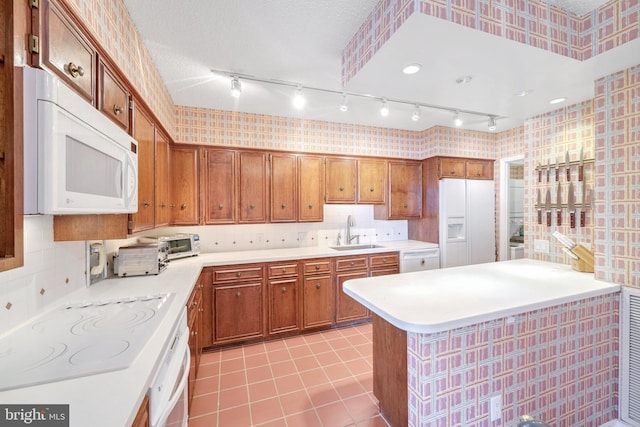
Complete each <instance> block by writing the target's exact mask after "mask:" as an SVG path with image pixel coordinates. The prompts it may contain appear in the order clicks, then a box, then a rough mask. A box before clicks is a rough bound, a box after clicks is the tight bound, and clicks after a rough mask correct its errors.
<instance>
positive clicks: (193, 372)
mask: <svg viewBox="0 0 640 427" xmlns="http://www.w3.org/2000/svg"><path fill="white" fill-rule="evenodd" d="M187 326H188V327H189V353H190V356H191V359H190V363H189V376H188V381H187V396H188V397H189V400H188V411H187V413H190V412H191V402H192V401H193V391H194V389H195V386H196V378H197V375H198V373H197V367H198V362H197V361H196V359H197V357H196V356H197V354H198V331H197V327H198V316H197V313H193V314H192V315H191V316H189V320H188V323H187Z"/></svg>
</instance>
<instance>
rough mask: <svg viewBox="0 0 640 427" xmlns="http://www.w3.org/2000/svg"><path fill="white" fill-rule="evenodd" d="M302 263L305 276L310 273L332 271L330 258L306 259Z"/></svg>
mask: <svg viewBox="0 0 640 427" xmlns="http://www.w3.org/2000/svg"><path fill="white" fill-rule="evenodd" d="M302 265H303V267H302V271H303V273H304V274H305V276H306V275H309V274H316V273H330V272H331V260H328V259H325V260H320V261H305V262H303V264H302Z"/></svg>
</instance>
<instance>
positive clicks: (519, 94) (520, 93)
mask: <svg viewBox="0 0 640 427" xmlns="http://www.w3.org/2000/svg"><path fill="white" fill-rule="evenodd" d="M531 92H533V91H532V90H521V91H520V92H516V93H515V96H519V97H525V96H527V95H530V94H531Z"/></svg>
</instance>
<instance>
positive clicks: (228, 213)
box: [204, 150, 236, 224]
mask: <svg viewBox="0 0 640 427" xmlns="http://www.w3.org/2000/svg"><path fill="white" fill-rule="evenodd" d="M204 158H205V166H204V188H205V205H204V206H205V207H204V222H205V224H231V223H234V222H236V162H235V152H234V151H231V150H205V152H204Z"/></svg>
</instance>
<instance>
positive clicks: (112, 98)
mask: <svg viewBox="0 0 640 427" xmlns="http://www.w3.org/2000/svg"><path fill="white" fill-rule="evenodd" d="M99 77H100V80H99V81H100V92H99V93H100V95H99V102H98V108H99V109H100V111H102V112H103V113H104V114H105V115H106V116H107V117H109V118H110V119H111V120H113V121H114V122H115V123H116V124H117V125H118V126H120V127H122V128H123V129H124V130H126V131H128V130H129V92H128V91H127V89H125V87H124V85H123V84H122V83H120V82H119V81H118V79H117V78H116V77H115V76H114V75H113V74H112V72H111V70H109V69H108V68H107V67H106V66H105V65H104V64H103V63H102V62H101V63H100V72H99Z"/></svg>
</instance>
